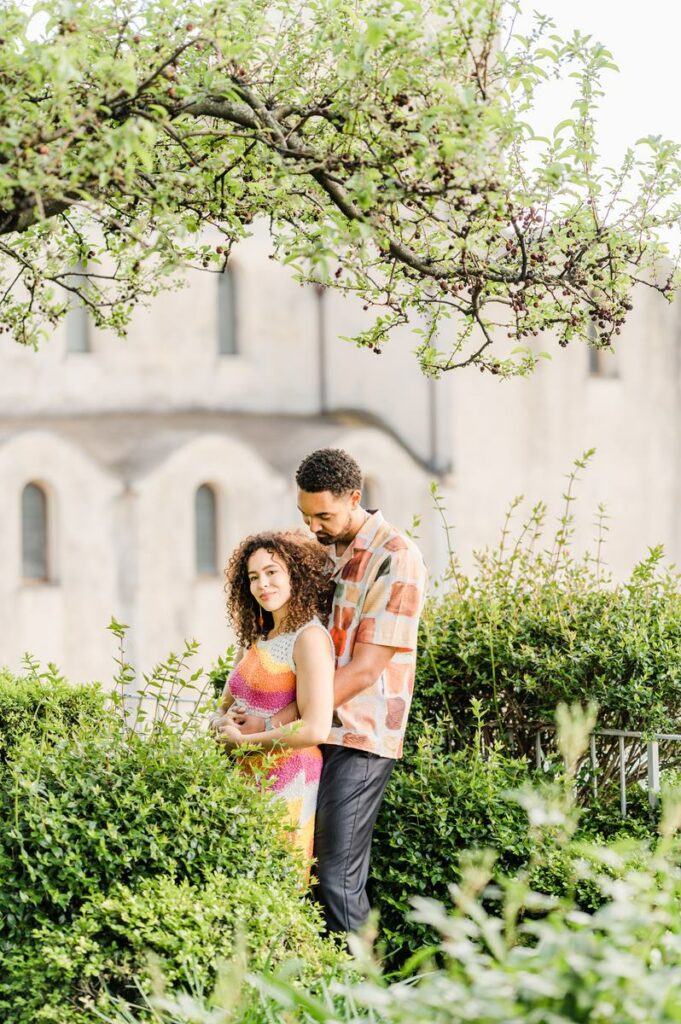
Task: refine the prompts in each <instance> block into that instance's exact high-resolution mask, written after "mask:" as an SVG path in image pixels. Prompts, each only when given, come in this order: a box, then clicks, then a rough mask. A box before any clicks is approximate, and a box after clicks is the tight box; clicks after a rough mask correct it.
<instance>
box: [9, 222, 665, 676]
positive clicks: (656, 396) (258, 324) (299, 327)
mask: <svg viewBox="0 0 681 1024" xmlns="http://www.w3.org/2000/svg"><path fill="white" fill-rule="evenodd" d="M266 253H267V240H266V238H264V237H262V236H260V237H258V236H256V237H254V238H253V239H252V240H251V241H249V242H248V243H245V244H243V245H242V246H241V247H240V248H239V250H238V251H237V252H236V253H235V254H234V256H233V259H232V261H231V265H232V270H231V274H230V278H229V279H228V281H227V282H225V281H224V280H221V281H220V282H218V279H217V278H216V276H215V275H210V274H198V273H197V274H194V275H193V276H191V277H190V278H189V279H188V286H187V287H186V288H184V289H181V290H179V291H175V292H169V293H166V294H164V295H163V296H161V297H159V298H158V299H157V300H155V301H154V303H153V304H152V306H151V308H150V309H148V310H140V311H139V312H138V313H137V314H136V316H135V318H134V321H133V323H132V325H131V329H130V332H129V336H128V338H127V339H125V340H120V339H118V338H115V337H111V336H108V335H107V334H106V333H105V332H93V331H92V330H90V328H89V325H88V324H87V321H86V320H84V319H83V317H82V315H81V314H80V313H79V312H78V311H74V312H73V313H71V314H70V315H69V317H68V318H67V323H66V324H65V325H64V327H63V328H60V330H59V331H58V332H55V335H54V336H53V337H52V338H50V339H49V340H48V341H47V342H45V343H44V344H43V346H42V347H41V349H40V350H39V351H38V352H37V353H36V352H33V351H31V350H23V349H21V348H19V347H18V346H17V345H16V344H14V343H13V342H11V341H9V340H8V339H6V338H3V339H2V340H1V341H0V369H1V371H2V372H1V373H0V402H1V406H0V523H1V524H2V530H0V565H1V566H2V568H3V572H2V573H1V574H0V623H1V625H0V664H3V663H6V664H9V665H10V666H11V667H13V668H16V667H17V666H18V664H19V661H20V658H21V655H22V653H23V651H25V650H29V651H31V652H32V653H33V654H34V655H36V656H37V657H40V658H42V659H49V660H53V661H56V662H57V663H58V664H59V665H60V666H61V667H62V668H63V670H64V671H65V672H66V673H67V674H68V675H69V676H70V677H72V678H74V679H90V678H97V679H102V680H105V681H106V680H107V679H108V678H110V677H111V668H112V664H113V662H112V660H111V658H112V653H113V647H112V644H111V642H110V641H109V639H108V637H107V634H106V625H107V623H108V621H109V619H110V617H111V615H114V616H115V617H116V618H117V619H118V620H119V621H123V622H126V623H127V624H128V625H129V626H130V634H129V642H128V655H129V657H130V660H132V661H133V662H134V663H135V664H136V665H137V666H138V668H139V670H141V671H147V670H149V668H150V667H151V666H152V665H153V663H155V662H156V661H158V660H159V659H161V658H163V657H164V656H165V655H166V654H167V652H168V651H169V650H178V649H179V648H180V647H181V645H182V641H183V639H184V638H185V637H186V638H190V637H195V638H196V639H198V640H199V641H200V642H201V662H202V664H204V665H207V664H209V663H210V662H211V661H212V660H213V659H214V658H215V657H216V656H217V655H218V654H220V653H221V652H222V651H224V648H225V647H226V645H227V643H228V642H229V639H230V637H229V631H228V629H227V625H226V622H225V616H224V601H223V595H222V569H223V567H224V564H225V561H226V559H227V557H228V554H229V552H230V550H231V549H232V548H233V547H234V545H235V544H236V543H237V542H238V541H239V540H240V539H241V537H243V536H244V535H245V534H246V533H249V532H252V531H254V530H257V529H261V528H269V527H277V526H284V525H300V523H299V517H298V513H297V510H296V502H295V486H294V479H293V478H294V472H295V468H296V466H297V464H298V462H299V461H300V459H301V458H302V457H303V456H304V455H305V454H307V453H308V452H309V451H311V450H313V449H314V448H316V447H321V446H325V445H333V446H340V447H344V448H346V449H347V450H348V451H350V452H351V453H352V454H353V455H355V456H356V457H357V459H358V461H359V462H360V464H361V465H362V467H363V469H364V472H365V474H366V478H367V484H366V490H367V496H366V497H367V503H368V504H370V505H380V507H381V508H382V509H383V510H384V512H385V514H386V516H387V517H388V518H389V519H391V520H392V521H393V522H395V524H396V525H398V526H399V527H401V528H409V527H410V526H411V524H412V520H413V517H414V516H420V517H421V523H420V526H419V527H418V528H417V530H416V532H417V534H418V542H419V543H420V545H421V546H422V548H423V550H424V554H425V556H426V559H427V562H428V564H429V566H430V568H431V571H432V573H433V575H434V576H437V575H438V574H439V573H440V572H441V571H442V570H443V568H444V566H445V564H446V557H447V555H446V542H445V536H444V532H443V531H442V529H441V525H440V522H439V520H438V517H437V516H436V515H435V514H434V513H433V511H432V497H431V493H430V489H431V483H432V482H433V481H437V483H438V485H439V487H440V489H441V491H442V494H443V496H444V499H445V502H446V504H447V507H448V516H449V519H450V521H451V522H452V523H453V524H454V526H455V531H454V538H455V545H456V548H457V551H458V553H459V554H460V555H461V557H462V558H463V561H464V563H466V564H470V563H471V558H472V551H473V549H474V548H475V547H476V546H480V545H482V544H485V543H490V542H493V541H494V540H495V538H496V536H497V533H498V527H499V525H500V522H501V517H502V514H503V511H504V509H505V507H506V505H507V504H508V501H509V499H510V498H511V497H512V496H513V495H515V494H517V493H519V492H523V493H525V494H526V495H527V498H528V502H531V501H533V500H536V499H538V498H542V497H548V498H552V497H554V496H559V495H560V492H561V489H562V485H563V479H562V478H563V475H564V473H565V472H566V471H567V470H568V469H569V467H570V464H571V462H572V459H573V458H574V457H575V456H576V455H578V454H579V453H580V452H581V451H583V450H584V449H585V448H587V447H590V446H595V447H596V448H597V449H598V454H597V456H596V459H595V462H594V465H593V468H592V469H591V470H590V471H589V472H588V473H587V474H586V475H585V479H584V481H583V485H582V492H583V493H582V503H581V506H582V509H584V510H585V512H586V515H585V521H583V522H582V521H578V528H577V538H578V542H580V543H581V542H583V541H585V540H587V539H588V537H589V534H590V531H591V526H590V524H591V521H592V518H593V517H592V515H591V512H592V511H593V509H594V508H595V507H596V504H597V503H598V502H599V501H604V502H606V503H607V504H608V506H609V509H610V512H611V514H612V516H613V522H612V523H611V537H610V541H609V546H608V549H607V551H608V555H607V557H608V560H609V562H610V564H611V566H612V568H613V569H614V571H615V572H616V573H617V574H622V573H624V572H626V571H627V570H628V569H629V568H630V566H631V564H632V562H633V561H634V560H635V559H636V558H637V557H638V556H639V555H641V554H643V553H645V550H646V546H647V545H648V544H653V543H657V542H662V543H664V544H665V545H666V547H667V550H668V552H669V554H670V556H671V557H673V558H676V559H681V523H680V513H681V323H680V322H679V316H678V312H677V309H676V307H674V306H672V307H668V306H667V305H666V304H665V303H664V302H663V301H662V300H661V299H659V298H658V297H657V296H656V295H655V294H653V293H643V294H642V295H641V296H639V301H638V303H637V305H636V308H635V311H634V315H633V317H632V320H631V323H630V325H629V326H628V327H627V329H626V332H625V333H624V334H623V336H622V343H621V345H620V346H619V350H618V352H617V354H616V356H614V357H611V356H604V357H601V358H599V359H596V358H595V354H590V353H589V351H588V350H587V349H586V348H585V347H584V346H582V345H575V346H574V348H573V349H569V350H567V351H561V350H558V349H557V347H556V351H555V352H553V353H552V355H553V358H552V359H551V360H550V361H547V362H544V363H543V364H542V365H541V367H540V369H539V370H538V371H537V372H536V373H535V375H534V376H533V377H532V378H530V379H528V380H522V381H520V380H518V381H510V382H506V383H504V382H499V381H497V380H496V379H493V378H490V377H488V376H487V375H479V374H477V373H475V372H474V371H466V372H459V373H454V374H450V375H446V376H445V377H444V378H443V379H442V380H440V381H438V382H433V381H428V380H426V379H425V378H423V377H422V376H421V375H420V374H419V371H418V367H417V365H416V362H415V360H414V357H413V355H412V349H413V347H414V344H413V341H412V340H411V338H410V336H409V333H408V332H407V331H403V332H402V334H401V335H399V336H397V337H395V338H394V339H393V341H392V342H391V343H390V345H389V347H388V348H387V350H386V352H385V353H384V354H383V355H381V356H380V357H378V356H376V355H374V354H373V353H369V352H365V351H357V350H356V349H355V347H354V346H353V345H352V344H351V343H348V342H346V341H342V340H340V339H341V338H342V337H344V336H352V335H353V334H355V333H357V332H358V331H359V330H360V329H361V328H362V326H363V324H364V318H365V317H366V316H367V315H368V314H367V313H365V312H364V311H363V310H362V308H361V306H360V305H358V304H356V303H354V302H353V301H350V300H347V299H344V298H343V297H341V296H340V295H337V294H335V293H333V292H331V291H329V290H326V291H324V290H322V291H320V290H317V289H315V288H312V287H300V286H299V285H297V284H296V283H295V282H293V281H292V280H291V277H290V275H289V274H288V272H287V271H286V270H285V269H284V268H282V267H280V266H278V265H277V264H275V263H274V262H272V261H271V260H268V259H267V258H266ZM544 345H545V347H550V339H549V341H548V342H547V341H545V342H544ZM578 520H579V517H578Z"/></svg>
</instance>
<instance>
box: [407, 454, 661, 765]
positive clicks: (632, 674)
mask: <svg viewBox="0 0 681 1024" xmlns="http://www.w3.org/2000/svg"><path fill="white" fill-rule="evenodd" d="M590 454H591V453H587V454H586V456H585V458H584V459H582V460H578V462H577V468H576V469H575V471H574V472H573V473H572V474H571V478H570V485H569V487H568V490H567V493H566V495H565V498H566V504H565V511H564V514H563V516H562V518H561V519H560V522H559V526H558V529H557V532H556V533H555V536H554V537H553V538H552V539H551V541H550V543H549V545H548V547H547V546H545V542H544V526H545V517H546V508H545V506H544V505H543V504H540V505H537V506H536V507H535V508H534V510H533V512H532V514H531V516H530V518H529V520H528V521H527V522H526V523H525V525H524V526H523V527H522V529H521V530H520V532H519V533H518V535H517V536H516V537H515V538H514V539H513V538H512V537H511V530H510V515H511V513H509V518H507V521H506V524H505V526H504V529H503V531H502V536H501V540H500V543H499V545H498V546H497V547H495V548H491V549H485V550H484V551H482V552H479V553H478V554H477V556H476V559H477V570H476V572H475V574H473V575H471V576H468V575H466V574H465V573H463V572H462V571H461V568H460V566H459V565H458V563H457V561H456V558H455V556H454V555H453V554H452V564H451V568H450V571H449V573H448V580H447V589H446V591H445V592H443V593H442V594H441V596H438V597H436V598H434V599H433V600H431V601H430V603H429V605H428V607H427V608H426V611H425V614H424V617H423V623H422V637H421V648H420V654H419V661H418V669H417V681H416V687H415V693H414V719H415V720H416V721H418V719H419V718H420V719H422V720H424V721H426V722H431V723H439V724H444V725H445V727H446V729H447V732H448V736H449V743H450V745H451V746H452V747H453V748H455V747H461V746H465V745H466V744H468V743H470V742H471V741H472V737H473V735H474V733H475V729H476V726H477V723H476V719H475V715H474V714H473V713H472V710H471V708H472V702H473V701H474V700H476V701H478V702H480V704H481V706H483V707H485V708H486V709H489V720H490V721H489V726H490V728H489V733H490V735H493V736H494V737H495V738H496V739H501V740H504V741H505V742H508V743H509V744H510V746H511V749H512V750H514V751H516V752H518V753H524V754H527V755H528V756H531V755H532V753H533V740H534V734H535V732H536V727H537V726H538V725H540V724H546V723H548V722H551V721H552V720H553V714H554V711H555V708H556V707H557V706H558V704H559V703H561V702H565V703H567V704H573V703H574V702H575V701H585V700H594V701H595V702H596V703H597V704H598V707H599V724H600V725H601V726H602V727H611V728H620V729H634V730H641V731H645V730H654V729H656V730H659V731H669V732H672V731H678V730H679V727H680V726H681V712H680V710H679V709H680V708H681V590H680V588H679V576H678V575H676V574H675V573H673V572H672V571H671V570H665V569H664V567H663V563H662V551H661V549H659V548H654V549H651V550H650V553H649V555H648V557H647V558H646V559H644V561H642V562H641V563H640V564H639V565H637V566H636V567H635V568H634V570H633V572H632V574H631V576H630V578H629V579H628V580H627V581H626V582H625V583H623V584H619V585H615V584H614V583H613V582H612V580H611V579H610V577H609V576H608V574H607V572H606V570H605V567H604V565H603V561H602V543H603V534H604V531H605V529H606V527H605V523H604V514H603V512H602V510H601V513H600V518H599V524H600V525H599V537H598V539H597V542H596V546H595V549H594V551H592V552H587V553H586V555H584V557H582V558H579V559H578V558H577V557H576V556H575V555H574V553H573V550H572V534H573V516H572V511H571V507H572V502H573V500H574V496H573V485H574V482H575V480H576V479H577V469H579V468H582V467H583V466H584V465H585V464H586V461H587V460H588V457H589V455H590ZM516 506H517V503H514V505H513V507H512V510H511V511H513V510H514V509H515V507H516ZM417 734H418V730H413V729H412V737H413V738H414V739H416V736H417ZM632 764H633V760H632Z"/></svg>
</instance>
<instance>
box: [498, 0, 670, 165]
mask: <svg viewBox="0 0 681 1024" xmlns="http://www.w3.org/2000/svg"><path fill="white" fill-rule="evenodd" d="M523 8H524V11H525V12H528V13H529V12H531V11H533V10H537V11H540V12H541V13H542V14H548V15H549V16H550V17H552V18H553V19H554V21H555V22H556V29H557V31H558V33H559V34H560V35H561V36H563V38H565V37H566V36H570V35H571V34H572V31H573V30H574V29H579V31H580V32H582V33H585V34H587V33H588V34H590V35H592V36H593V37H594V38H595V40H597V41H598V42H600V43H603V44H604V45H605V46H606V47H607V48H608V49H609V50H610V52H611V53H612V55H613V58H614V62H615V64H617V65H618V67H619V69H620V71H619V74H616V73H614V72H607V73H606V74H605V76H604V78H603V85H604V89H605V92H606V95H605V96H604V97H603V99H602V100H601V105H600V115H599V117H598V123H599V132H598V138H599V144H600V152H601V157H602V160H603V163H604V164H610V165H612V164H618V163H619V161H620V159H621V157H622V156H623V154H624V151H625V149H626V148H627V146H628V145H631V144H632V143H634V142H636V140H637V139H639V138H641V136H644V135H662V136H663V137H664V138H669V139H673V140H674V141H676V142H681V98H680V97H679V91H680V90H679V79H680V74H679V73H680V71H681V0H523ZM524 27H525V26H524V25H523V24H522V23H520V22H516V28H520V29H521V30H522V29H523V28H524ZM570 101H571V100H570V92H569V85H567V84H565V85H561V86H560V87H557V88H556V87H552V88H551V92H550V97H549V96H548V95H547V97H546V98H545V99H544V100H543V101H542V102H541V103H540V106H539V107H538V109H537V111H536V115H535V117H534V118H532V119H531V120H532V122H533V124H534V125H535V130H537V131H539V132H540V133H541V132H542V131H544V130H546V129H548V128H549V127H552V126H555V125H556V124H557V123H558V121H560V120H561V119H562V118H563V117H568V116H570V115H569V105H570ZM556 102H557V103H558V104H559V109H556V105H555V104H556ZM563 110H564V111H565V112H563Z"/></svg>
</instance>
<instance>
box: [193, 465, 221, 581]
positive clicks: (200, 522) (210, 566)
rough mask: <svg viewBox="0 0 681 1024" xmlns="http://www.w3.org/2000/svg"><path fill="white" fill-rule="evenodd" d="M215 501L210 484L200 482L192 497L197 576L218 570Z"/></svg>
mask: <svg viewBox="0 0 681 1024" xmlns="http://www.w3.org/2000/svg"><path fill="white" fill-rule="evenodd" d="M216 506H217V502H216V500H215V491H214V490H213V488H212V487H211V486H210V484H201V486H200V487H199V488H198V489H197V491H196V495H195V498H194V512H195V515H194V548H195V556H196V574H197V576H214V575H215V574H216V572H217V571H218V552H217V548H218V544H217V514H216Z"/></svg>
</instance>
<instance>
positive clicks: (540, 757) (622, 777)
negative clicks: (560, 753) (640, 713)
mask: <svg viewBox="0 0 681 1024" xmlns="http://www.w3.org/2000/svg"><path fill="white" fill-rule="evenodd" d="M553 735H555V727H553V726H546V727H544V728H542V729H540V730H539V731H538V732H537V734H536V736H535V741H534V747H535V760H536V767H537V769H541V768H542V766H543V764H544V763H545V762H546V758H547V754H546V752H545V751H544V748H543V747H542V737H543V736H547V737H548V736H553ZM601 738H605V739H610V740H612V739H615V740H617V762H618V764H617V769H618V772H617V774H618V780H619V791H620V810H621V812H622V817H623V818H625V817H626V815H627V778H628V776H631V775H632V774H633V775H637V776H640V777H641V778H645V780H646V788H647V792H648V802H649V803H650V806H651V807H656V806H657V803H658V801H659V795H660V743H667V742H669V743H681V735H678V734H677V733H652V734H651V733H644V732H635V731H632V730H627V729H597V730H595V731H594V732H593V733H592V734H591V736H590V737H589V753H588V755H587V757H588V762H589V764H590V768H591V779H590V783H591V788H592V792H593V795H594V797H596V798H597V797H598V783H599V767H598V749H597V742H598V740H599V739H601ZM627 741H629V743H627ZM644 744H645V749H636V747H637V746H638V747H639V748H642V747H643V745H644ZM680 754H681V751H680ZM632 758H633V761H632ZM644 769H645V770H644Z"/></svg>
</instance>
